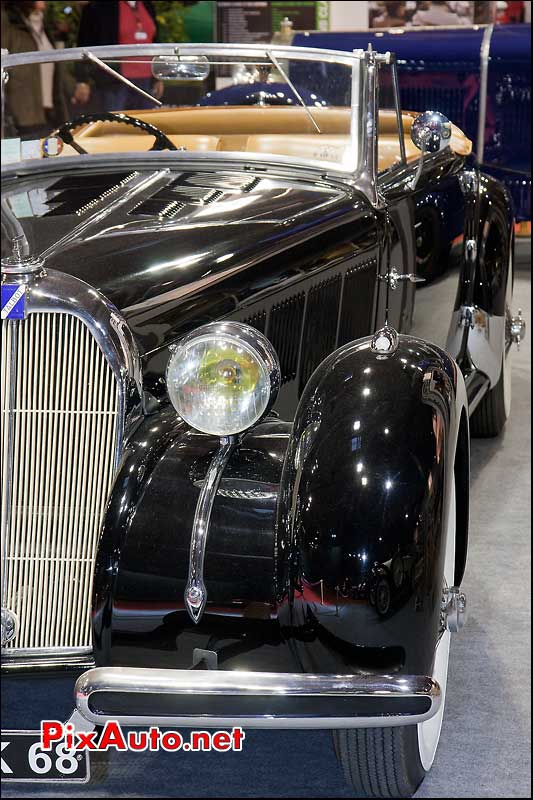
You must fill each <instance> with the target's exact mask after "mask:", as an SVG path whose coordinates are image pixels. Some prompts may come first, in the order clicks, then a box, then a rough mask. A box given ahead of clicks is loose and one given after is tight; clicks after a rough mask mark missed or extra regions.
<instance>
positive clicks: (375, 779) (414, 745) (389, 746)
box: [333, 485, 456, 797]
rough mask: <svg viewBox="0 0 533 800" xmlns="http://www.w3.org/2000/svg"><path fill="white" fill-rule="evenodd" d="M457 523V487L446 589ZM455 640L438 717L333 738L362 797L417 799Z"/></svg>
mask: <svg viewBox="0 0 533 800" xmlns="http://www.w3.org/2000/svg"><path fill="white" fill-rule="evenodd" d="M455 519H456V509H455V485H454V486H453V487H452V492H451V497H450V513H449V519H448V526H447V531H446V550H445V558H444V581H443V583H444V584H445V585H446V586H453V585H454V572H455ZM444 588H445V587H444V586H443V589H444ZM450 635H451V634H450V632H449V631H448V630H444V631H443V632H442V634H441V636H440V639H439V642H438V644H437V648H436V653H435V662H434V667H433V677H434V678H435V680H436V681H438V683H439V684H440V687H441V691H442V703H441V706H440V709H439V712H438V713H437V714H436V715H435V716H434V717H432V718H431V719H429V720H426V722H421V723H420V724H418V725H406V726H403V727H397V728H396V727H391V728H352V729H349V730H338V731H334V732H333V744H334V748H335V753H336V755H337V758H338V760H339V762H340V763H341V765H342V768H343V770H344V775H345V777H346V780H347V782H348V783H350V784H351V785H352V786H353V788H354V790H355V792H356V794H357V796H358V797H411V796H412V795H413V794H414V793H415V792H416V790H417V788H418V787H419V786H420V784H421V783H422V781H423V780H424V778H425V776H426V774H427V773H428V771H429V770H430V769H431V766H432V764H433V761H434V758H435V753H436V751H437V746H438V743H439V739H440V732H441V726H442V719H443V715H444V705H445V700H446V683H447V677H448V661H449V655H450Z"/></svg>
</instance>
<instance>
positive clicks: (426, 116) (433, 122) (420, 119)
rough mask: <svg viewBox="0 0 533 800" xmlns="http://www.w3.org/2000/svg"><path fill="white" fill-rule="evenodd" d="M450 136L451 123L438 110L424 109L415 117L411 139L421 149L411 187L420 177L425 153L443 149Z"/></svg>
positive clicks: (446, 145)
mask: <svg viewBox="0 0 533 800" xmlns="http://www.w3.org/2000/svg"><path fill="white" fill-rule="evenodd" d="M451 138H452V124H451V122H450V120H449V119H448V117H445V116H444V114H441V113H440V111H424V113H423V114H419V115H418V116H417V117H415V119H414V120H413V124H412V125H411V139H412V141H413V144H414V145H415V146H416V147H418V149H419V150H420V151H421V155H420V159H419V161H418V168H417V171H416V175H415V176H414V178H413V179H412V180H411V182H410V188H411V189H415V188H416V185H417V183H418V181H419V179H420V175H421V174H422V167H423V165H424V156H425V155H426V153H438V152H439V151H440V150H444V148H445V147H448V145H449V144H450V140H451Z"/></svg>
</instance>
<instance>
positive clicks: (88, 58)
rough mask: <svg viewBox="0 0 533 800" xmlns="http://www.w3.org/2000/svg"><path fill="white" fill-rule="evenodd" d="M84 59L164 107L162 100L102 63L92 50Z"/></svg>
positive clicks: (86, 51)
mask: <svg viewBox="0 0 533 800" xmlns="http://www.w3.org/2000/svg"><path fill="white" fill-rule="evenodd" d="M83 57H84V59H85V60H86V61H92V63H93V64H96V66H98V67H100V69H102V70H103V71H104V72H107V74H108V75H113V77H114V78H116V79H117V80H119V81H120V82H121V83H125V84H126V86H129V87H130V89H133V90H134V91H136V92H138V94H142V96H143V97H147V98H148V100H151V101H152V102H153V103H155V104H156V106H162V105H163V103H162V102H161V100H158V99H157V97H153V96H152V95H151V94H149V93H148V92H145V91H144V89H140V88H139V87H138V86H136V85H135V84H134V83H132V82H131V81H129V80H128V79H127V78H125V77H124V75H121V74H120V72H117V71H116V69H113V67H110V66H109V64H106V63H105V61H102V59H101V58H98V56H95V55H94V53H91V51H90V50H85V51H84V53H83Z"/></svg>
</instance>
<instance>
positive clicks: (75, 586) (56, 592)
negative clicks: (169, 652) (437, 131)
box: [1, 313, 120, 650]
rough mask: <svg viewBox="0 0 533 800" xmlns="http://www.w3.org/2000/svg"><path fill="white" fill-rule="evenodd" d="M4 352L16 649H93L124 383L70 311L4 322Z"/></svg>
mask: <svg viewBox="0 0 533 800" xmlns="http://www.w3.org/2000/svg"><path fill="white" fill-rule="evenodd" d="M13 337H15V339H16V341H15V348H14V349H15V351H16V359H15V362H14V364H13V363H12V360H11V351H12V342H13ZM1 350H2V352H1V355H2V375H1V388H2V538H3V542H4V540H5V550H4V544H3V552H4V553H5V557H6V563H5V564H4V569H5V574H4V581H5V586H4V590H5V595H6V596H5V604H6V606H7V608H9V609H10V610H12V611H14V612H15V613H16V614H17V616H18V618H19V632H18V635H17V636H16V638H15V639H14V640H13V641H12V642H10V643H9V644H8V649H11V650H19V649H24V650H25V649H40V648H53V649H57V650H61V649H63V648H80V649H89V648H90V646H91V642H90V616H89V614H90V602H91V589H92V586H91V582H92V572H93V569H92V568H93V562H94V556H95V551H96V543H97V538H98V530H99V525H100V521H101V517H102V514H103V510H104V506H105V503H106V501H107V496H108V493H109V490H110V488H111V482H112V480H113V476H114V464H115V457H116V452H115V451H116V442H117V426H118V425H119V424H120V419H119V414H120V396H119V391H120V389H119V385H118V383H117V381H116V379H115V376H114V374H113V371H112V369H111V367H110V365H109V364H108V362H107V361H106V358H105V356H104V354H103V352H102V351H101V350H100V348H99V346H98V343H97V341H96V340H95V339H94V337H93V335H92V333H91V331H90V330H89V328H88V327H87V326H86V325H85V324H84V323H83V322H82V321H81V320H79V319H78V318H77V317H74V316H71V315H66V314H61V313H35V314H30V315H29V317H28V318H27V319H26V320H24V321H21V322H19V323H12V322H7V321H5V320H2V348H1ZM13 383H14V386H15V392H14V396H13V397H12V401H13V402H12V404H10V401H9V397H10V387H11V386H12V385H13ZM11 405H12V406H13V407H11ZM10 436H11V437H12V439H11V441H12V451H11V455H10V453H9V446H8V442H9V437H10ZM10 467H12V472H11V476H12V480H11V486H9V482H8V478H7V476H8V475H9V474H10V473H9V470H10ZM4 537H7V539H4Z"/></svg>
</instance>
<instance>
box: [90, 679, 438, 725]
mask: <svg viewBox="0 0 533 800" xmlns="http://www.w3.org/2000/svg"><path fill="white" fill-rule="evenodd" d="M75 698H76V707H77V710H78V712H79V714H81V715H82V717H84V719H85V720H87V722H90V723H92V724H93V725H103V724H105V722H107V721H108V720H117V721H118V722H120V723H121V724H122V725H126V726H127V725H159V726H161V727H165V726H178V727H198V726H202V727H224V726H230V725H240V726H242V727H247V728H373V727H384V726H387V727H388V726H393V725H413V724H416V723H419V722H424V721H425V720H427V719H430V717H432V716H434V715H435V714H436V713H437V711H438V710H439V707H440V704H441V702H442V697H441V689H440V686H439V684H438V683H437V682H436V681H434V680H433V679H432V678H430V677H426V676H423V675H395V676H392V675H385V676H361V675H310V674H299V673H275V672H238V671H231V672H230V671H228V672H223V671H219V670H207V671H204V670H202V671H195V670H179V669H176V670H174V669H138V668H134V667H98V668H96V669H91V670H88V671H87V672H85V673H83V675H81V676H80V677H79V678H78V680H77V682H76V688H75Z"/></svg>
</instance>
